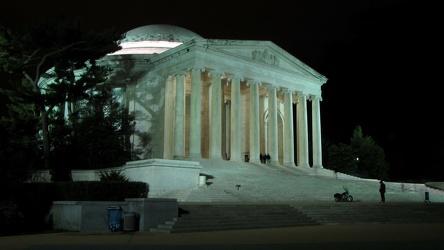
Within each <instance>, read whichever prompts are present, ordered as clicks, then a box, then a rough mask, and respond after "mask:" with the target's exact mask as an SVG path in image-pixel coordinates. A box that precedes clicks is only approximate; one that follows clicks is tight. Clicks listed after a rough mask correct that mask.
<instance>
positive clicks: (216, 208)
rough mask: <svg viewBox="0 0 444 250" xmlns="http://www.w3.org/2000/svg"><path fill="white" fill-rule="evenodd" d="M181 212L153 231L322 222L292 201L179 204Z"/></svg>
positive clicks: (244, 227)
mask: <svg viewBox="0 0 444 250" xmlns="http://www.w3.org/2000/svg"><path fill="white" fill-rule="evenodd" d="M179 207H180V211H181V213H180V216H179V218H176V219H175V220H174V221H167V222H166V223H165V224H163V225H159V226H158V228H153V229H151V230H150V231H151V232H164V233H189V232H206V231H226V230H242V229H260V228H279V227H301V226H314V225H319V223H317V222H316V221H315V220H314V219H312V218H310V217H308V216H307V215H305V214H303V213H302V212H300V211H298V210H297V209H294V208H292V207H291V206H290V205H289V204H233V203H219V204H216V203H211V204H210V203H208V204H197V203H195V204H192V203H186V204H184V203H182V204H179Z"/></svg>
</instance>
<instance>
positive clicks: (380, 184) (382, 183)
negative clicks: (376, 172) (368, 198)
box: [379, 180, 385, 203]
mask: <svg viewBox="0 0 444 250" xmlns="http://www.w3.org/2000/svg"><path fill="white" fill-rule="evenodd" d="M379 193H380V194H381V201H380V202H379V203H385V184H384V182H383V181H382V180H381V181H379Z"/></svg>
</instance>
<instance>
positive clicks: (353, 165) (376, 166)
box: [324, 126, 389, 180]
mask: <svg viewBox="0 0 444 250" xmlns="http://www.w3.org/2000/svg"><path fill="white" fill-rule="evenodd" d="M324 149H325V150H326V151H327V158H326V159H325V167H326V168H328V169H332V170H335V171H338V172H342V173H346V174H351V175H357V176H360V177H364V178H373V179H381V180H388V170H389V163H388V162H386V160H385V153H384V150H383V149H382V147H380V146H379V145H377V144H376V143H375V141H374V140H373V139H372V138H371V137H370V136H364V135H363V133H362V129H361V127H360V126H357V127H356V129H355V130H354V132H353V136H352V138H351V139H350V144H348V145H347V144H343V143H339V144H337V145H324Z"/></svg>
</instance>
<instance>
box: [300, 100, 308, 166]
mask: <svg viewBox="0 0 444 250" xmlns="http://www.w3.org/2000/svg"><path fill="white" fill-rule="evenodd" d="M307 122H308V121H307V97H306V95H305V94H299V95H298V157H299V158H300V159H298V166H299V167H310V165H309V161H308V128H307V127H308V126H307Z"/></svg>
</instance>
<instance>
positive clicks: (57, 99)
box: [0, 17, 122, 169]
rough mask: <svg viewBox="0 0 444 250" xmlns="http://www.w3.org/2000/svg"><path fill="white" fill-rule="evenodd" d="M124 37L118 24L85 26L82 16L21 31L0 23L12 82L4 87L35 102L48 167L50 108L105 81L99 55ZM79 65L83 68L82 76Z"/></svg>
mask: <svg viewBox="0 0 444 250" xmlns="http://www.w3.org/2000/svg"><path fill="white" fill-rule="evenodd" d="M121 38H122V34H118V33H117V32H116V31H115V30H114V29H109V30H105V31H102V32H96V31H93V30H91V31H84V30H83V29H82V27H81V22H80V21H79V20H74V21H70V20H66V19H64V18H63V17H57V18H55V19H50V20H43V21H35V22H33V23H31V24H30V25H28V26H26V27H25V29H24V30H22V31H12V30H9V29H7V28H5V27H0V70H1V71H3V72H5V73H7V74H9V75H10V77H9V79H10V81H9V82H2V85H1V87H2V88H3V89H7V90H8V91H12V92H14V95H16V96H22V97H23V102H24V103H25V104H33V105H34V108H35V111H36V117H38V118H39V124H38V125H39V127H38V128H39V129H38V131H39V142H40V143H41V144H40V146H39V148H41V149H42V152H43V160H44V163H45V168H46V169H50V168H52V167H51V164H50V162H51V161H50V160H51V156H52V155H53V152H51V151H52V149H54V147H55V145H53V144H52V140H51V136H50V132H51V131H50V127H51V124H50V123H49V117H50V115H51V112H52V111H53V109H54V108H55V107H56V106H59V105H62V104H63V103H65V102H67V101H71V102H72V101H75V100H77V99H82V98H84V97H85V93H86V91H88V90H89V89H91V88H92V87H94V86H95V84H98V83H100V82H102V81H103V79H104V76H103V73H104V71H103V70H102V69H101V68H100V67H99V66H98V65H97V60H98V59H100V58H102V57H103V56H105V55H106V54H107V53H110V52H114V51H116V50H118V49H119V47H118V44H117V42H118V41H119V40H120V39H121ZM77 70H83V72H84V73H83V74H82V75H81V76H80V77H78V76H76V75H75V72H76V71H77ZM18 79H24V80H25V81H27V84H25V85H23V84H20V81H18ZM47 79H55V81H53V82H51V81H47ZM6 84H10V85H9V86H6Z"/></svg>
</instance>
